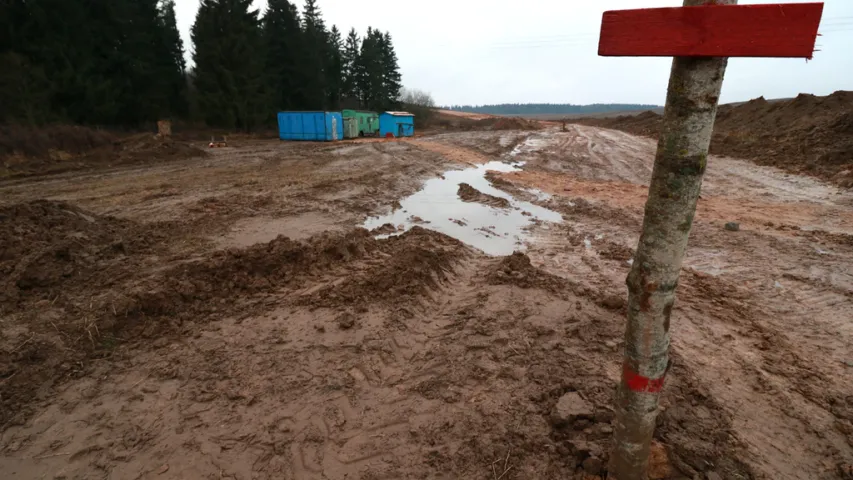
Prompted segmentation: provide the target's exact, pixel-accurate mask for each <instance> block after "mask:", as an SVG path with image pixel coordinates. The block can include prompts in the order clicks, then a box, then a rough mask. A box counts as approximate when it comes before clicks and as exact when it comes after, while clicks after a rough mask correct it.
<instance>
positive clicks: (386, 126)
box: [379, 112, 415, 138]
mask: <svg viewBox="0 0 853 480" xmlns="http://www.w3.org/2000/svg"><path fill="white" fill-rule="evenodd" d="M414 135H415V116H414V115H412V114H411V113H409V112H385V113H381V114H379V136H380V137H392V138H393V137H412V136H414Z"/></svg>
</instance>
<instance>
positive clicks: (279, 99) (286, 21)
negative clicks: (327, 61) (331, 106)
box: [263, 0, 310, 111]
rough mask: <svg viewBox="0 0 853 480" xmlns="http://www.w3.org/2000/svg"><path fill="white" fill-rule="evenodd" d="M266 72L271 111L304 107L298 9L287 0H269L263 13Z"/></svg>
mask: <svg viewBox="0 0 853 480" xmlns="http://www.w3.org/2000/svg"><path fill="white" fill-rule="evenodd" d="M263 25H264V48H265V50H266V52H265V53H266V67H265V70H266V74H267V80H268V91H269V100H270V106H271V107H272V108H271V110H272V111H279V110H296V109H302V108H308V107H309V106H308V104H307V102H306V100H305V85H306V84H307V83H308V82H309V81H310V79H308V78H307V77H305V75H304V73H305V72H304V69H303V68H302V67H303V65H302V60H303V53H302V49H303V48H304V45H303V38H302V28H301V27H300V25H299V12H298V11H297V10H296V6H295V5H293V4H292V3H290V2H289V1H287V0H269V7H268V8H267V12H266V14H265V15H264V20H263Z"/></svg>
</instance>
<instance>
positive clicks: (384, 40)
mask: <svg viewBox="0 0 853 480" xmlns="http://www.w3.org/2000/svg"><path fill="white" fill-rule="evenodd" d="M191 1H195V2H196V3H198V4H199V8H198V13H197V14H196V18H195V23H194V24H193V26H192V38H191V40H192V46H189V45H184V41H183V39H182V38H181V36H180V35H179V33H178V26H177V20H176V15H175V9H176V3H177V0H0V125H2V124H26V125H41V124H48V123H74V124H83V125H100V126H128V127H135V126H140V125H144V124H146V123H147V124H150V123H152V122H154V121H156V120H160V119H167V118H168V119H173V120H189V121H192V122H195V123H201V124H206V125H208V126H212V127H222V128H228V129H239V130H247V131H248V130H254V129H257V128H262V127H266V126H272V125H274V124H275V119H276V116H275V113H276V112H278V111H280V110H339V109H341V108H342V107H344V108H347V107H349V108H368V109H371V110H386V109H395V108H398V107H399V98H400V94H401V88H402V86H401V84H400V81H401V78H400V71H399V65H398V61H397V54H396V53H395V51H394V46H393V44H392V41H391V35H390V34H389V33H388V32H382V31H380V30H379V29H375V28H371V27H368V28H367V33H366V34H365V35H364V36H363V37H360V36H359V35H358V33H357V32H356V31H355V29H352V30H350V31H349V33H348V34H344V33H343V32H341V31H339V30H338V29H337V27H335V26H334V25H332V26H331V27H327V24H326V22H325V21H324V20H323V17H322V15H321V12H320V7H319V6H318V5H317V0H305V2H304V7H303V9H302V11H301V12H299V11H298V10H297V7H296V3H303V2H295V1H293V0H268V2H267V8H266V10H265V11H264V12H263V14H261V12H258V11H257V10H256V9H255V8H253V1H252V0H181V2H185V3H190V2H191ZM187 48H190V49H191V51H192V58H193V63H194V65H193V66H192V67H190V66H188V65H187V64H186V62H185V60H184V53H185V51H186V49H187Z"/></svg>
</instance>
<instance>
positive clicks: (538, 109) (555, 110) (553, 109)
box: [441, 103, 660, 115]
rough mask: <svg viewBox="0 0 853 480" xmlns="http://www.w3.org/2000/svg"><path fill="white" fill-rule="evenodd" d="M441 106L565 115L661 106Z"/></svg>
mask: <svg viewBox="0 0 853 480" xmlns="http://www.w3.org/2000/svg"><path fill="white" fill-rule="evenodd" d="M441 108H443V109H446V110H455V111H459V112H470V113H486V114H491V115H537V114H551V115H564V114H576V113H606V112H621V111H628V110H651V109H654V108H660V105H645V104H639V103H593V104H590V105H574V104H571V103H501V104H497V105H450V106H447V107H441Z"/></svg>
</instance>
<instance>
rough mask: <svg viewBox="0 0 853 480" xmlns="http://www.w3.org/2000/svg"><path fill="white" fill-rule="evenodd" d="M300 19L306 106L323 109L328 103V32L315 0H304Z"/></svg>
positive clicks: (301, 63)
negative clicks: (303, 10)
mask: <svg viewBox="0 0 853 480" xmlns="http://www.w3.org/2000/svg"><path fill="white" fill-rule="evenodd" d="M302 20H303V35H304V39H305V44H304V48H303V49H302V58H301V61H300V66H301V70H302V76H303V77H304V78H305V79H306V80H307V82H306V83H305V85H304V89H305V90H304V91H305V101H306V104H307V105H306V108H308V109H311V110H323V109H325V108H327V104H328V98H327V84H328V79H327V77H326V74H325V69H326V64H327V62H328V60H327V59H328V55H327V52H328V32H326V26H325V24H324V23H323V18H322V16H321V14H320V8H319V7H318V6H317V1H316V0H306V1H305V12H304V13H303V15H302Z"/></svg>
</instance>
